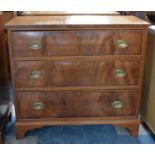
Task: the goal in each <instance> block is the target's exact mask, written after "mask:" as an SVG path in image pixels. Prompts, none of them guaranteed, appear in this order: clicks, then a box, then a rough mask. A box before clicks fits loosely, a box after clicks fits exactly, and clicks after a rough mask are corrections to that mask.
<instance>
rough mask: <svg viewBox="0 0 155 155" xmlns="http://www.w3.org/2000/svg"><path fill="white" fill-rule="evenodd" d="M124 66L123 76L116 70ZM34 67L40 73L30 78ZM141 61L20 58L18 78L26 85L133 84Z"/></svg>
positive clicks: (16, 67)
mask: <svg viewBox="0 0 155 155" xmlns="http://www.w3.org/2000/svg"><path fill="white" fill-rule="evenodd" d="M118 69H122V70H123V71H125V72H126V75H125V76H124V77H116V76H115V75H114V73H115V72H116V71H117V70H118ZM33 71H39V72H40V74H41V75H40V77H38V78H37V79H33V78H31V74H32V72H33ZM139 76H140V61H137V60H133V61H127V60H126V61H125V60H124V61H112V60H111V61H110V60H109V61H108V60H107V61H104V60H100V61H95V60H94V61H78V60H74V61H65V60H64V61H17V62H15V82H16V87H17V88H24V87H34V88H35V87H69V86H71V87H73V86H77V87H79V86H129V85H130V86H131V85H139Z"/></svg>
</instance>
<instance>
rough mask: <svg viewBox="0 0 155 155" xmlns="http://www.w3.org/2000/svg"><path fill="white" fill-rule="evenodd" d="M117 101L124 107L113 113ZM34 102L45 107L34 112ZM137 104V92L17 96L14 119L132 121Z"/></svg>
mask: <svg viewBox="0 0 155 155" xmlns="http://www.w3.org/2000/svg"><path fill="white" fill-rule="evenodd" d="M32 94H33V95H32ZM118 100H119V101H121V102H122V104H123V107H122V108H118V109H115V108H114V107H113V106H112V103H113V102H114V101H118ZM37 102H38V103H42V104H44V108H43V109H42V110H36V109H33V104H35V103H37ZM136 102H137V92H136V91H59V92H42V93H41V92H40V93H38V92H33V93H32V92H18V93H17V103H18V106H17V113H18V115H17V117H18V118H19V119H36V118H52V117H55V118H68V117H71V118H73V117H102V116H133V117H134V116H135V115H136ZM23 111H24V113H23Z"/></svg>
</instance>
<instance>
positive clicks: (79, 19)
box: [6, 15, 149, 30]
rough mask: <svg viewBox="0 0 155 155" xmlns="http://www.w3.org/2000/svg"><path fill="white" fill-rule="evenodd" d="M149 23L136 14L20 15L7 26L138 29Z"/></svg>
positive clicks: (17, 27) (16, 27)
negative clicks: (123, 27) (122, 27)
mask: <svg viewBox="0 0 155 155" xmlns="http://www.w3.org/2000/svg"><path fill="white" fill-rule="evenodd" d="M147 25H149V24H148V22H146V21H143V20H141V19H139V18H137V17H134V16H89V15H88V16H78V15H77V16H76V15H74V16H20V17H15V18H14V19H13V20H11V21H10V22H8V23H7V24H6V27H7V28H15V29H18V30H19V28H57V26H58V27H60V28H65V27H67V28H71V27H75V28H76V27H77V28H80V27H87V28H92V27H94V28H98V27H102V28H103V27H104V28H106V27H110V26H112V27H113V28H115V27H120V26H128V27H130V26H131V27H133V28H134V26H136V27H137V29H140V28H142V27H143V28H144V27H145V26H147Z"/></svg>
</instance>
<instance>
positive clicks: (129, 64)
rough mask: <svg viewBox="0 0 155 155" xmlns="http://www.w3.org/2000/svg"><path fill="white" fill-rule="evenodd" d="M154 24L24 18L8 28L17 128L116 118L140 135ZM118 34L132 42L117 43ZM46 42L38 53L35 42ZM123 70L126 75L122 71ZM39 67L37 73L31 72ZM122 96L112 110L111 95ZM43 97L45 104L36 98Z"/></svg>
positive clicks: (125, 19) (114, 19)
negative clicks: (40, 106)
mask: <svg viewBox="0 0 155 155" xmlns="http://www.w3.org/2000/svg"><path fill="white" fill-rule="evenodd" d="M147 26H148V23H147V22H144V21H142V20H140V19H138V18H135V17H128V16H125V17H123V16H118V17H111V16H106V17H103V16H52V17H43V16H37V17H22V18H21V17H17V18H15V19H14V20H12V21H10V22H9V23H8V24H7V25H6V27H7V28H8V29H9V45H10V46H9V48H10V57H11V63H12V76H13V81H14V82H13V84H14V94H15V95H14V97H15V109H16V114H17V122H16V134H17V138H22V137H23V136H24V133H25V132H26V131H27V130H31V129H34V128H38V127H43V126H46V125H78V124H113V125H117V126H122V127H127V128H129V129H130V131H131V134H132V135H136V134H138V126H139V118H138V114H139V105H140V98H141V89H142V79H143V72H144V59H145V57H144V56H145V47H146V39H147ZM115 39H117V40H118V39H125V40H128V42H129V46H128V47H126V48H124V49H117V48H116V47H115V46H114V44H113V42H114V41H115ZM33 41H39V42H41V48H40V49H39V50H36V51H35V52H36V53H34V52H33V51H32V50H29V49H28V48H27V47H28V44H29V43H30V42H33ZM118 69H122V70H123V71H125V72H126V75H125V76H124V77H121V78H120V77H115V76H114V71H116V70H118ZM33 71H40V73H41V74H40V75H41V76H39V78H38V77H37V78H38V79H32V76H31V75H32V72H33ZM119 99H120V100H123V101H124V104H125V103H126V104H125V106H124V107H123V108H122V109H117V110H116V109H113V108H112V107H111V102H112V100H119ZM34 102H35V103H36V102H40V103H42V102H44V104H45V105H44V107H43V110H41V111H36V110H32V104H33V103H34Z"/></svg>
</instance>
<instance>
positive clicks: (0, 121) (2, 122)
mask: <svg viewBox="0 0 155 155" xmlns="http://www.w3.org/2000/svg"><path fill="white" fill-rule="evenodd" d="M8 18H9V17H8V16H6V14H5V15H4V13H3V12H0V143H4V133H5V127H6V123H7V120H8V115H9V112H10V103H9V99H10V98H9V70H8V69H9V67H8V66H9V63H8V62H9V61H8V53H7V48H6V38H7V37H6V33H5V30H4V24H5V22H6V21H7V19H8ZM2 109H3V110H2Z"/></svg>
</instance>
